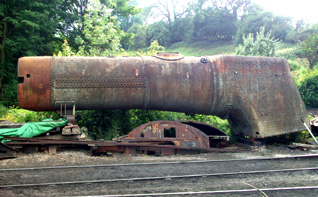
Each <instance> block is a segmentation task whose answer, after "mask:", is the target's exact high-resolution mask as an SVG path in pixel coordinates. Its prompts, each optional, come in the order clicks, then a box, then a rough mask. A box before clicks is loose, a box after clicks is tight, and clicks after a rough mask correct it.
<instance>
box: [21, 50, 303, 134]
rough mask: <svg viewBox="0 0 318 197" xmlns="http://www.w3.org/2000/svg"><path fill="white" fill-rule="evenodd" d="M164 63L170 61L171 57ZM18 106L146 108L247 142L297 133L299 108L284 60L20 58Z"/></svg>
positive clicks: (228, 57) (299, 99) (247, 58)
mask: <svg viewBox="0 0 318 197" xmlns="http://www.w3.org/2000/svg"><path fill="white" fill-rule="evenodd" d="M171 57H172V58H171ZM18 76H19V79H20V84H19V85H18V100H19V106H20V107H22V108H25V109H30V110H35V111H52V110H59V109H60V108H61V107H62V106H63V107H67V108H69V109H71V108H72V106H73V105H75V106H76V109H79V110H90V109H151V110H164V111H177V112H186V113H193V114H195V113H197V114H212V115H217V116H220V117H222V118H228V119H229V121H230V123H231V126H232V129H234V131H236V132H238V133H243V134H245V135H249V136H252V137H267V136H273V135H280V134H284V133H289V132H296V131H300V130H304V128H303V125H302V123H301V121H300V120H301V119H303V120H306V121H308V119H307V117H306V111H305V107H304V104H303V102H302V100H301V97H300V94H299V91H298V90H297V88H296V86H295V83H294V81H293V78H292V76H291V73H290V71H289V66H288V64H287V62H286V61H285V60H284V59H281V58H266V57H240V56H208V57H183V56H179V55H177V56H175V57H174V56H170V57H166V56H165V55H157V56H154V57H117V58H105V57H24V58H20V59H19V65H18Z"/></svg>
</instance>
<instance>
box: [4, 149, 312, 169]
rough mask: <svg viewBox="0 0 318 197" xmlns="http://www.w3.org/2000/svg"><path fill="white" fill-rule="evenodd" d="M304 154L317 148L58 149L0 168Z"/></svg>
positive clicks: (24, 156) (25, 156) (9, 161)
mask: <svg viewBox="0 0 318 197" xmlns="http://www.w3.org/2000/svg"><path fill="white" fill-rule="evenodd" d="M304 154H318V150H307V151H303V150H298V149H289V148H288V147H287V146H278V147H275V146H271V147H259V148H257V149H255V150H253V151H251V150H243V151H240V152H236V153H205V154H193V155H173V156H154V155H125V154H121V153H114V154H113V156H111V157H108V156H91V155H90V154H89V151H88V150H82V149H77V150H76V149H75V150H74V149H73V150H67V149H61V150H58V151H57V154H55V155H49V154H48V153H47V152H40V153H33V154H22V153H21V154H19V156H18V157H17V158H14V159H6V160H0V168H19V167H40V166H43V167H45V166H69V165H93V164H95V165H98V164H111V163H136V162H164V161H188V160H220V159H244V158H246V159H248V158H259V157H273V156H276V157H279V156H292V155H304Z"/></svg>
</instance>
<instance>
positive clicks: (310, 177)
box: [0, 155, 318, 196]
mask: <svg viewBox="0 0 318 197" xmlns="http://www.w3.org/2000/svg"><path fill="white" fill-rule="evenodd" d="M317 160H318V155H301V156H292V157H267V158H255V159H230V160H206V161H181V162H156V163H129V164H107V165H86V166H56V167H54V166H52V167H41V168H15V169H0V179H1V185H0V195H15V194H17V193H18V192H22V193H24V194H26V195H30V194H32V195H52V194H53V195H115V196H125V194H127V195H128V194H129V196H150V193H153V194H152V196H154V195H158V196H159V195H173V196H179V195H180V196H181V195H200V196H201V195H203V196H204V195H206V196H208V195H211V194H213V195H214V194H215V195H221V194H223V195H224V194H228V195H230V194H231V193H237V194H239V195H243V194H244V195H246V194H250V195H255V192H256V191H258V192H259V190H257V189H255V188H263V189H262V191H263V190H264V191H266V192H281V191H284V192H285V193H289V194H293V192H292V191H293V190H297V191H298V192H303V193H306V194H307V193H308V192H316V190H317V186H315V184H314V183H317V181H318V178H317V177H318V176H317V174H318V165H317ZM211 183H213V184H211ZM244 183H247V184H251V185H254V186H255V188H251V187H250V186H248V185H246V184H244ZM309 186H310V187H309ZM83 188H85V189H83ZM275 188H276V189H275ZM277 188H285V189H281V191H280V190H278V189H277ZM288 188H290V189H288ZM297 188H298V189H297ZM266 189H268V190H266ZM270 189H272V190H270ZM200 192H201V193H200ZM222 192H223V193H222ZM296 193H297V192H296ZM146 194H147V195H146ZM127 195H126V196H127Z"/></svg>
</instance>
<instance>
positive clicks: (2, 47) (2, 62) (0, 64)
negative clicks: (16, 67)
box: [0, 20, 8, 97]
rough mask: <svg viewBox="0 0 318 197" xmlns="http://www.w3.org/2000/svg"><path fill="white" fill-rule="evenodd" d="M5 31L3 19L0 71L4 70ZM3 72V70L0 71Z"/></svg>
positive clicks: (0, 81) (0, 91) (6, 25)
mask: <svg viewBox="0 0 318 197" xmlns="http://www.w3.org/2000/svg"><path fill="white" fill-rule="evenodd" d="M7 31H8V23H7V21H5V20H3V35H2V43H1V62H0V71H1V72H2V71H3V70H4V60H5V51H4V47H5V41H6V38H7ZM2 73H3V72H2ZM0 97H2V76H1V75H0Z"/></svg>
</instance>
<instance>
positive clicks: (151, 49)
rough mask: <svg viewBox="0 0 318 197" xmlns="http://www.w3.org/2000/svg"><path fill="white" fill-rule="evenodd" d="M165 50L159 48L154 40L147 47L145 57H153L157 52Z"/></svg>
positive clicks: (161, 47)
mask: <svg viewBox="0 0 318 197" xmlns="http://www.w3.org/2000/svg"><path fill="white" fill-rule="evenodd" d="M164 50H165V48H164V47H163V46H160V45H159V43H158V41H157V40H154V41H153V42H152V43H151V44H150V46H149V47H148V51H147V55H155V54H157V53H158V52H164Z"/></svg>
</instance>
